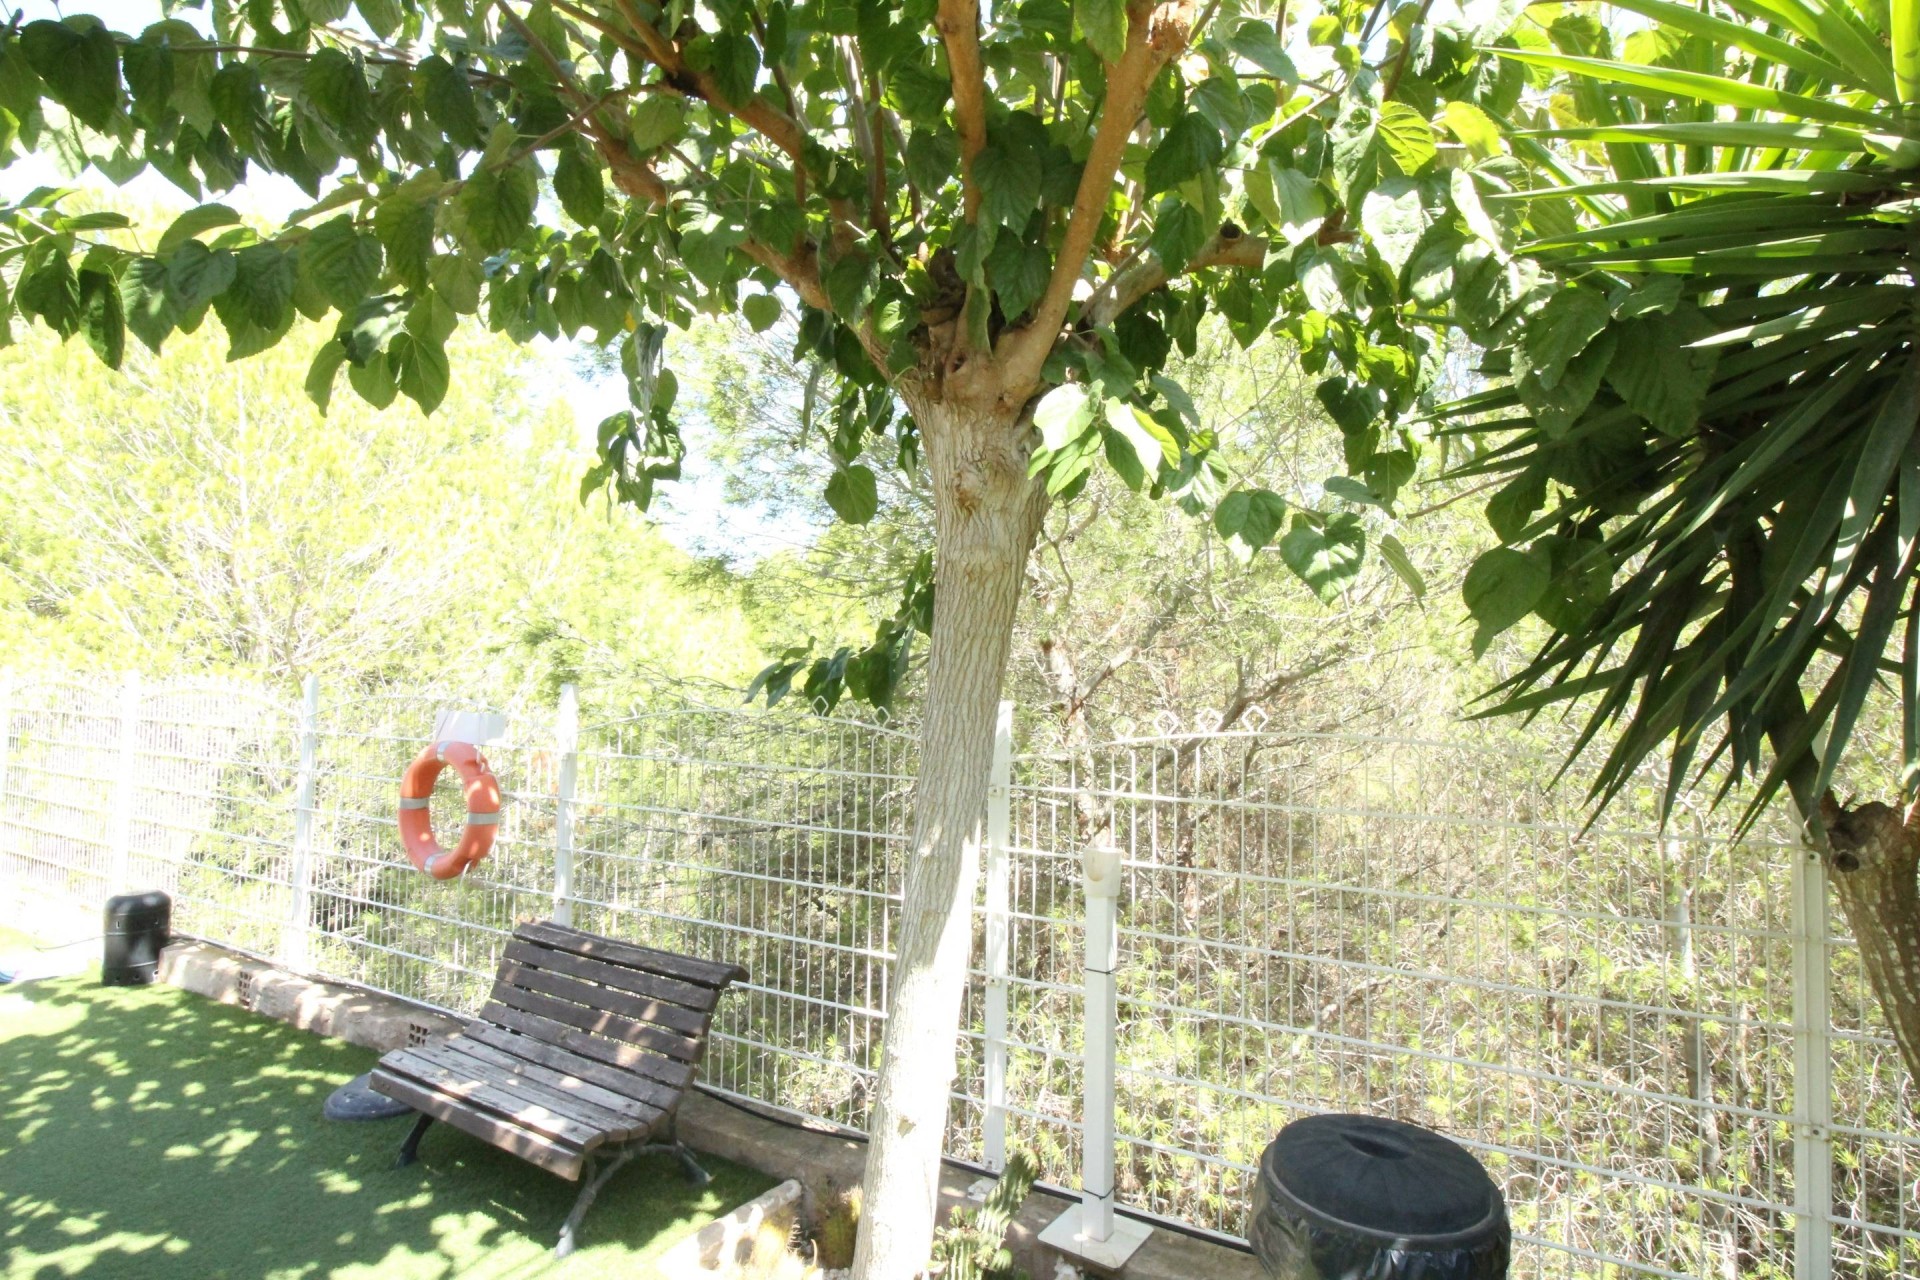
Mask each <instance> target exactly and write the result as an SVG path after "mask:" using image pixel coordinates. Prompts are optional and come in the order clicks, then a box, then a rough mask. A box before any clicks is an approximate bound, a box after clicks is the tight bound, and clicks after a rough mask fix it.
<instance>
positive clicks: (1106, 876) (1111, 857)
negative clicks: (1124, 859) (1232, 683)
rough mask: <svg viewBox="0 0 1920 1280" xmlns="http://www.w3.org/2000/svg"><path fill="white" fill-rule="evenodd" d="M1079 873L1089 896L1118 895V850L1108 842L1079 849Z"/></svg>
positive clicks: (1106, 896) (1112, 896) (1108, 896)
mask: <svg viewBox="0 0 1920 1280" xmlns="http://www.w3.org/2000/svg"><path fill="white" fill-rule="evenodd" d="M1080 874H1081V875H1082V876H1083V877H1085V879H1086V882H1087V886H1086V887H1087V896H1088V897H1089V898H1118V897H1119V896H1120V850H1118V849H1116V848H1115V847H1114V846H1112V845H1110V844H1090V845H1088V846H1087V847H1086V848H1084V849H1082V850H1081V851H1080Z"/></svg>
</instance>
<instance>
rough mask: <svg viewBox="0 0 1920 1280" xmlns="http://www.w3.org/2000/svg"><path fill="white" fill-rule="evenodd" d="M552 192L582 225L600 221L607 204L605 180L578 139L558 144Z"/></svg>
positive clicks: (569, 214)
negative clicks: (564, 144) (557, 157)
mask: <svg viewBox="0 0 1920 1280" xmlns="http://www.w3.org/2000/svg"><path fill="white" fill-rule="evenodd" d="M553 194H554V195H555V196H557V197H559V199H560V207H561V208H562V209H565V210H566V211H567V216H568V217H569V218H572V219H573V220H574V221H575V222H577V223H579V224H580V225H581V226H583V227H591V226H594V225H596V224H598V223H599V221H600V215H601V214H602V213H604V212H606V208H607V184H606V180H605V179H604V178H602V177H601V176H600V166H599V164H597V163H596V162H595V161H594V160H593V159H592V158H591V157H590V156H588V154H587V152H586V148H585V147H584V146H582V145H581V144H580V143H578V142H570V143H569V144H568V145H566V146H563V147H561V148H560V159H559V160H558V161H557V162H556V163H555V165H554V168H553Z"/></svg>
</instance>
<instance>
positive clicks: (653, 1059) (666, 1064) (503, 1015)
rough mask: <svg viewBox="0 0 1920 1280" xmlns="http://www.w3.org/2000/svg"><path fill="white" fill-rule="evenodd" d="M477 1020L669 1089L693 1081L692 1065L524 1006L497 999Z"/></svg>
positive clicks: (683, 1087) (682, 1086)
mask: <svg viewBox="0 0 1920 1280" xmlns="http://www.w3.org/2000/svg"><path fill="white" fill-rule="evenodd" d="M555 1003H558V1002H557V1001H556V1002H555ZM565 1007H571V1006H565ZM480 1020H481V1021H482V1022H491V1023H492V1024H493V1025H494V1026H496V1027H505V1028H506V1029H507V1030H509V1031H519V1032H522V1033H524V1034H526V1035H529V1036H532V1037H534V1038H535V1039H536V1040H544V1041H546V1042H547V1043H548V1044H553V1045H558V1046H560V1047H561V1048H563V1049H571V1050H573V1051H574V1052H575V1053H578V1054H583V1055H585V1056H586V1057H589V1058H594V1059H597V1060H598V1061H601V1062H605V1063H609V1064H611V1065H613V1066H616V1067H622V1068H624V1069H626V1070H628V1071H633V1072H637V1073H639V1074H640V1075H644V1076H647V1077H649V1078H651V1079H654V1080H658V1081H659V1082H660V1083H661V1084H664V1085H666V1086H667V1087H668V1088H670V1089H675V1090H679V1089H685V1088H686V1087H687V1086H688V1085H689V1084H691V1083H692V1082H693V1066H692V1064H690V1063H685V1062H675V1061H674V1060H673V1059H672V1058H668V1057H663V1056H662V1055H660V1054H657V1053H648V1052H647V1051H646V1050H644V1049H637V1048H635V1047H634V1046H633V1045H630V1044H622V1043H621V1042H620V1041H618V1040H608V1039H605V1038H604V1037H601V1036H596V1035H593V1034H592V1033H590V1032H587V1031H583V1030H581V1029H579V1028H577V1027H573V1026H569V1025H567V1024H565V1023H562V1022H556V1021H555V1020H553V1019H552V1018H547V1017H543V1016H541V1015H540V1014H537V1013H532V1012H529V1011H527V1010H524V1009H516V1008H512V1007H510V1006H508V1005H505V1004H501V1003H499V1002H498V1001H495V1002H492V1003H490V1004H488V1005H487V1006H486V1007H485V1008H484V1009H482V1010H480Z"/></svg>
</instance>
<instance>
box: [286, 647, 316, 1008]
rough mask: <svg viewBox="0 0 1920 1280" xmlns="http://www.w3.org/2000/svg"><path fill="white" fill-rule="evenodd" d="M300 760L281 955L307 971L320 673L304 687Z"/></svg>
mask: <svg viewBox="0 0 1920 1280" xmlns="http://www.w3.org/2000/svg"><path fill="white" fill-rule="evenodd" d="M300 692H301V699H300V728H299V733H300V763H299V766H298V771H297V772H296V773H295V774H294V784H293V785H294V792H293V849H292V858H291V861H290V862H289V865H288V868H287V921H286V925H285V927H283V928H282V929H281V931H280V958H281V960H282V961H283V962H285V964H286V965H287V967H288V968H290V969H292V970H294V971H295V972H304V971H305V970H306V969H307V968H308V967H309V966H310V965H311V963H312V960H313V956H312V938H313V910H312V907H311V905H310V904H311V900H312V896H313V815H314V799H315V785H314V782H315V776H314V775H315V772H316V769H315V762H316V760H317V758H318V757H319V754H320V677H319V676H312V675H310V676H308V677H307V679H306V683H305V684H304V685H303V686H302V687H301V691H300Z"/></svg>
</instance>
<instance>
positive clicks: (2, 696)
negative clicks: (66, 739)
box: [0, 667, 13, 852]
mask: <svg viewBox="0 0 1920 1280" xmlns="http://www.w3.org/2000/svg"><path fill="white" fill-rule="evenodd" d="M12 741H13V668H12V667H0V828H4V827H5V825H6V820H7V747H8V746H9V745H10V744H11V743H12ZM0 852H5V851H4V850H0Z"/></svg>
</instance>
